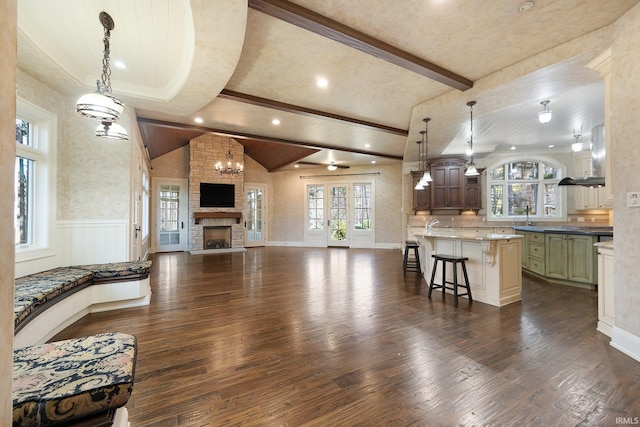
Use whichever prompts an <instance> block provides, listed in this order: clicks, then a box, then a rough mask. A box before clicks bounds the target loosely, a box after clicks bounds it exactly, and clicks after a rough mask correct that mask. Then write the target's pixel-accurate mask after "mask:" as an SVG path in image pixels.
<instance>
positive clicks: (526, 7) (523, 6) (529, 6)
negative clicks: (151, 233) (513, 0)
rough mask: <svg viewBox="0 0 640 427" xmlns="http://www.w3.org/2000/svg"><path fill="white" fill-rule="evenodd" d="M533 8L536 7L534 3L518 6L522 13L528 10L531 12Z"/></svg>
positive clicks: (524, 3)
mask: <svg viewBox="0 0 640 427" xmlns="http://www.w3.org/2000/svg"><path fill="white" fill-rule="evenodd" d="M533 6H534V3H533V2H532V1H525V2H522V3H520V4H519V5H518V12H520V13H523V12H526V11H528V10H531V9H532V8H533Z"/></svg>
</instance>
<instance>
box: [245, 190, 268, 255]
mask: <svg viewBox="0 0 640 427" xmlns="http://www.w3.org/2000/svg"><path fill="white" fill-rule="evenodd" d="M244 200H245V204H244V206H245V212H244V218H245V221H244V246H245V247H255V246H264V245H265V239H266V233H265V231H266V230H265V224H266V222H265V213H266V206H265V201H266V195H265V189H264V188H263V187H261V186H252V185H245V193H244Z"/></svg>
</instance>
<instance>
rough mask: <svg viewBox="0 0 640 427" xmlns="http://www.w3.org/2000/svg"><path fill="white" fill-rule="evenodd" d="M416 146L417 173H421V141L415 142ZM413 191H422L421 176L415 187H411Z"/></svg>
mask: <svg viewBox="0 0 640 427" xmlns="http://www.w3.org/2000/svg"><path fill="white" fill-rule="evenodd" d="M420 133H422V132H420ZM416 144H418V173H419V174H421V173H422V139H421V140H420V141H416ZM413 189H414V190H424V184H423V183H422V176H421V177H420V179H419V180H418V182H417V183H416V186H415V187H413Z"/></svg>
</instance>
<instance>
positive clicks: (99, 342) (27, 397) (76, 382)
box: [13, 332, 136, 427]
mask: <svg viewBox="0 0 640 427" xmlns="http://www.w3.org/2000/svg"><path fill="white" fill-rule="evenodd" d="M135 360H136V338H135V337H134V336H133V335H127V334H122V333H118V332H114V333H108V334H100V335H94V336H89V337H84V338H77V339H71V340H66V341H59V342H54V343H48V344H42V345H37V346H32V347H24V348H20V349H16V350H14V354H13V426H14V427H17V426H21V427H24V426H47V425H53V424H57V423H61V422H66V421H70V420H76V419H80V418H83V417H86V416H91V415H94V414H98V413H102V412H105V411H109V410H113V409H116V408H119V407H121V406H124V405H125V404H126V403H127V401H128V400H129V396H130V395H131V390H132V388H133V376H134V368H135Z"/></svg>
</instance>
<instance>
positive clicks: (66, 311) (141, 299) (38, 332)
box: [13, 277, 151, 425]
mask: <svg viewBox="0 0 640 427" xmlns="http://www.w3.org/2000/svg"><path fill="white" fill-rule="evenodd" d="M150 301H151V286H150V284H149V277H147V278H146V279H141V280H130V281H122V282H113V283H94V284H92V285H90V286H87V287H86V288H84V289H82V290H80V291H78V292H76V293H74V294H72V295H69V296H68V297H66V298H64V299H62V300H60V301H58V302H56V303H55V304H53V305H52V306H51V307H49V308H47V309H46V310H45V311H43V312H42V313H40V314H38V315H37V316H36V317H35V318H34V319H31V320H30V321H29V322H28V323H27V324H26V325H24V327H23V328H22V329H20V331H18V333H16V334H15V335H14V337H13V348H21V347H26V346H30V345H37V344H44V343H46V342H47V341H48V340H49V339H51V338H52V337H53V336H54V335H56V334H57V333H58V332H60V331H62V330H63V329H64V328H66V327H68V326H70V325H71V324H73V323H74V322H76V321H78V320H80V319H81V318H82V317H84V316H86V315H87V314H89V313H97V312H100V311H107V310H116V309H121V308H129V307H139V306H143V305H149V302H150ZM127 418H128V416H127ZM114 425H115V424H114Z"/></svg>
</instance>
